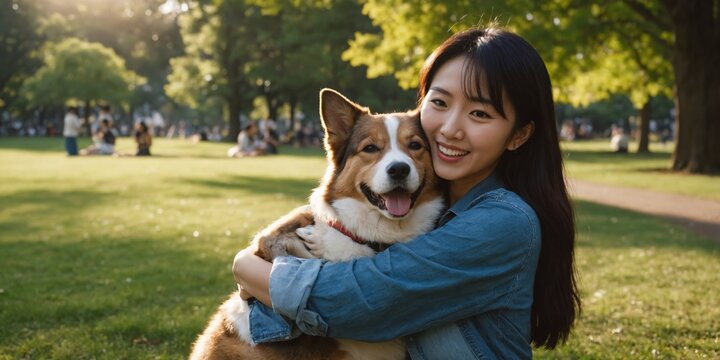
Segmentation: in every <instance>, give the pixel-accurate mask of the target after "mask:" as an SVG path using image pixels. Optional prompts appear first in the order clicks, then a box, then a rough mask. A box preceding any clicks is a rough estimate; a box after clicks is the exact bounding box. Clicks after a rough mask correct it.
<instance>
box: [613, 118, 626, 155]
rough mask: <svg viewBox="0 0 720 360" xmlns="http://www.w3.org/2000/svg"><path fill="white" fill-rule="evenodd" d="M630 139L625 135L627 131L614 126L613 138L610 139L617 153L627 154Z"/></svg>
mask: <svg viewBox="0 0 720 360" xmlns="http://www.w3.org/2000/svg"><path fill="white" fill-rule="evenodd" d="M629 143H630V137H629V136H627V134H625V130H623V128H621V127H619V126H615V125H613V128H612V138H611V139H610V147H611V148H612V149H613V151H614V152H616V153H622V154H627V152H628V144H629Z"/></svg>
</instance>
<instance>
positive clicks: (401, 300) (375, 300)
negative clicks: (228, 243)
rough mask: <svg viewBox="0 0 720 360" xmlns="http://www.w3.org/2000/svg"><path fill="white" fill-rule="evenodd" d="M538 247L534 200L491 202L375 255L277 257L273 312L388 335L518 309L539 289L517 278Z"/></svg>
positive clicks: (318, 328)
mask: <svg viewBox="0 0 720 360" xmlns="http://www.w3.org/2000/svg"><path fill="white" fill-rule="evenodd" d="M539 243H540V227H539V221H538V220H537V217H536V216H535V213H534V212H533V211H532V209H531V208H530V207H529V206H525V207H522V206H518V205H517V204H515V203H513V202H507V201H503V200H502V199H496V200H491V201H484V202H481V203H480V204H477V205H475V207H473V208H471V209H469V210H466V211H463V212H461V213H460V214H458V215H457V216H456V217H455V218H454V219H452V220H450V221H449V222H447V223H446V224H445V225H443V226H441V227H439V228H437V229H435V230H433V231H432V232H429V233H427V234H425V235H421V236H419V237H418V238H416V239H414V240H412V241H410V242H408V243H405V244H395V245H393V246H391V247H390V248H388V249H387V250H385V251H384V252H381V253H379V254H378V255H377V256H375V257H371V258H369V257H368V258H360V259H356V260H353V261H349V262H339V263H330V262H323V261H320V260H316V259H315V260H303V259H296V258H281V259H276V261H275V262H274V263H273V268H272V272H271V275H270V296H271V299H272V302H273V308H274V310H275V312H277V313H278V314H281V315H283V316H286V317H288V318H289V319H293V320H295V323H296V324H297V326H298V328H299V329H300V330H301V331H302V332H304V333H307V334H311V335H324V336H332V337H338V338H347V339H354V340H361V341H385V340H389V339H394V338H397V337H399V336H404V335H408V334H412V333H416V332H419V331H421V330H424V329H427V328H430V327H433V326H436V325H439V324H443V323H448V322H453V321H457V320H460V319H463V318H467V317H469V316H473V315H476V314H479V313H482V312H485V311H491V310H496V309H504V308H508V307H511V305H510V302H509V298H510V297H511V294H512V293H513V291H515V290H516V289H517V287H518V286H532V280H529V281H530V283H529V284H524V283H523V284H518V282H519V281H520V280H519V279H527V278H528V277H527V276H520V273H522V272H524V271H525V272H527V271H531V272H533V273H534V271H535V267H536V266H537V257H538V255H539V251H540V244H539ZM529 278H530V279H532V277H529ZM523 281H524V282H528V280H523Z"/></svg>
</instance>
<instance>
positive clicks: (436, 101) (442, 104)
mask: <svg viewBox="0 0 720 360" xmlns="http://www.w3.org/2000/svg"><path fill="white" fill-rule="evenodd" d="M430 102H431V103H432V104H434V105H435V106H440V107H446V106H447V104H445V102H444V101H442V100H440V99H432V100H430Z"/></svg>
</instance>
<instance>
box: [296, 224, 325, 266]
mask: <svg viewBox="0 0 720 360" xmlns="http://www.w3.org/2000/svg"><path fill="white" fill-rule="evenodd" d="M295 233H296V234H297V236H299V237H300V238H301V239H302V240H303V243H304V244H305V247H306V248H307V249H308V251H310V253H311V254H312V255H313V256H314V257H317V258H323V257H324V256H323V255H324V254H325V246H324V244H323V235H324V233H325V232H324V231H321V230H320V229H318V228H317V227H316V226H315V225H308V226H305V227H301V228H298V229H297V230H295Z"/></svg>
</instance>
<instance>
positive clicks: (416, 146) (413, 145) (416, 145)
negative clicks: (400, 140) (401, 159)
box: [408, 141, 423, 150]
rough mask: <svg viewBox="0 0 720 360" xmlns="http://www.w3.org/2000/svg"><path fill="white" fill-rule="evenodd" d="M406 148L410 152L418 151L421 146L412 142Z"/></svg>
mask: <svg viewBox="0 0 720 360" xmlns="http://www.w3.org/2000/svg"><path fill="white" fill-rule="evenodd" d="M408 148H410V150H420V149H422V148H423V146H422V144H421V143H419V142H417V141H413V142H411V143H410V144H409V145H408Z"/></svg>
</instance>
